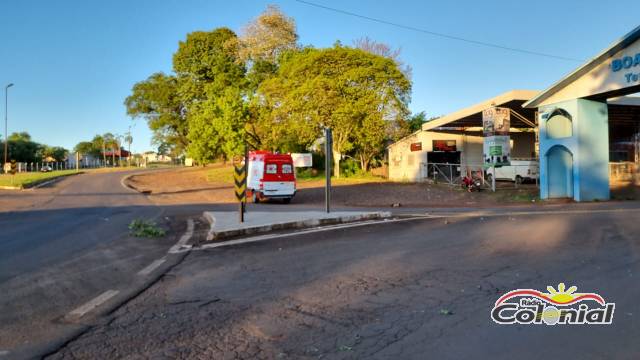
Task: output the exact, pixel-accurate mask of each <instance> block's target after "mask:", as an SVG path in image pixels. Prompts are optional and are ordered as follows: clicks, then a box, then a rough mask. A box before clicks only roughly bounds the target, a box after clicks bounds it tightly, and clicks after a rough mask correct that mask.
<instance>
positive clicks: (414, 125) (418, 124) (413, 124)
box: [408, 111, 427, 133]
mask: <svg viewBox="0 0 640 360" xmlns="http://www.w3.org/2000/svg"><path fill="white" fill-rule="evenodd" d="M426 121H427V114H426V113H425V112H424V111H421V112H419V113H417V114H413V115H412V116H411V117H410V118H409V121H408V126H409V132H411V133H412V132H415V131H418V130H420V129H422V124H424V123H425V122H426Z"/></svg>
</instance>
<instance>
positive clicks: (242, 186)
mask: <svg viewBox="0 0 640 360" xmlns="http://www.w3.org/2000/svg"><path fill="white" fill-rule="evenodd" d="M234 170H235V171H234V172H233V182H234V185H235V193H236V199H238V201H239V202H241V203H242V202H246V201H247V197H246V190H247V171H246V170H247V167H246V165H244V166H238V165H236V166H235V169H234Z"/></svg>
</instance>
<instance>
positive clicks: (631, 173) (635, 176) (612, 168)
mask: <svg viewBox="0 0 640 360" xmlns="http://www.w3.org/2000/svg"><path fill="white" fill-rule="evenodd" d="M609 178H610V179H611V181H612V182H618V181H620V182H627V181H630V182H633V183H635V184H638V185H640V166H639V165H638V164H637V163H634V162H628V161H626V162H615V163H609Z"/></svg>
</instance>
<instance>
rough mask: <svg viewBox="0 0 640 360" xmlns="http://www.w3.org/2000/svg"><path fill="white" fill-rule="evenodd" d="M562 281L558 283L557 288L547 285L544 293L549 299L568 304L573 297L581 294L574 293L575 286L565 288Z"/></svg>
mask: <svg viewBox="0 0 640 360" xmlns="http://www.w3.org/2000/svg"><path fill="white" fill-rule="evenodd" d="M565 289H566V287H565V285H564V283H560V284H558V290H556V289H554V288H553V286H547V291H548V292H549V293H546V294H544V295H546V296H548V297H549V298H550V299H551V300H553V301H555V302H556V303H558V304H568V303H570V302H572V301H573V300H574V299H575V298H577V297H578V296H580V295H582V294H576V293H575V292H576V290H578V288H577V287H575V286H572V287H570V288H569V289H566V290H565Z"/></svg>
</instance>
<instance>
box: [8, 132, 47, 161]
mask: <svg viewBox="0 0 640 360" xmlns="http://www.w3.org/2000/svg"><path fill="white" fill-rule="evenodd" d="M7 146H8V148H9V149H8V150H9V151H8V152H9V160H16V161H18V162H37V161H42V156H41V152H42V147H43V146H42V145H40V144H38V143H37V142H35V141H32V140H31V135H29V133H27V132H15V133H12V134H11V135H9V137H8V144H7Z"/></svg>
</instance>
